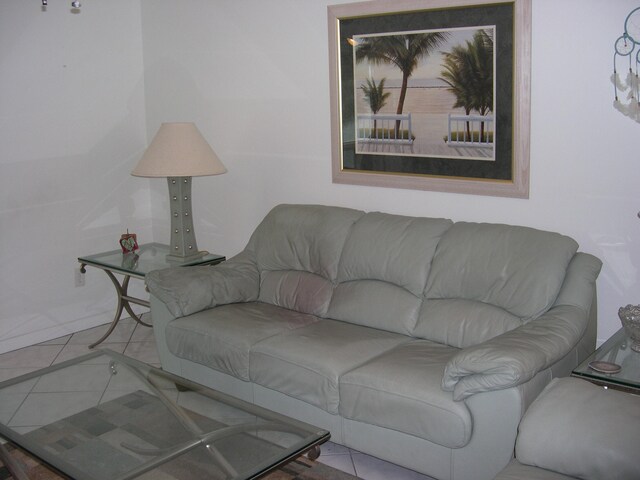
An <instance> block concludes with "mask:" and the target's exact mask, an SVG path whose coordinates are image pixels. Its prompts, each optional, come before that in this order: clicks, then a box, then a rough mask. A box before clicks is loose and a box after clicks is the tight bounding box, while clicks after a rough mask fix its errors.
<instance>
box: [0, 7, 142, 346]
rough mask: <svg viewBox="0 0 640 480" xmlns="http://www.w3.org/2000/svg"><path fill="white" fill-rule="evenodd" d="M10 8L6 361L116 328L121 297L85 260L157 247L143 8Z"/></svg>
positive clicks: (1, 258)
mask: <svg viewBox="0 0 640 480" xmlns="http://www.w3.org/2000/svg"><path fill="white" fill-rule="evenodd" d="M69 3H70V2H68V1H66V0H51V1H50V2H49V7H48V8H47V9H46V11H44V10H43V9H42V8H41V7H40V2H39V1H37V0H34V1H28V2H27V1H8V0H7V1H2V2H0V182H1V183H2V188H0V198H1V199H2V200H1V203H0V352H3V351H8V350H12V349H15V348H19V347H21V346H24V345H28V344H32V343H36V342H39V341H43V340H47V339H51V338H55V337H58V336H61V335H65V334H67V333H71V332H73V331H77V330H81V329H83V328H87V327H90V326H94V325H97V324H101V323H105V322H107V321H110V320H111V318H112V315H113V311H114V308H115V293H114V290H113V287H112V286H111V284H110V282H109V281H108V279H107V277H106V275H104V273H102V272H100V271H99V270H95V269H89V270H88V271H87V275H86V277H85V278H86V285H85V286H83V287H75V270H77V268H78V263H77V261H76V258H77V257H78V256H80V255H85V254H90V253H95V252H99V251H104V250H109V249H115V248H117V247H118V244H117V241H118V239H119V236H120V234H121V233H122V232H123V231H124V229H126V228H131V229H132V230H133V231H136V232H138V233H139V234H140V235H141V237H142V239H143V240H147V241H149V240H151V221H150V206H149V205H150V204H149V183H148V181H147V180H145V179H136V178H133V177H131V176H130V175H129V172H130V170H131V169H132V167H133V165H134V164H135V162H136V160H137V158H138V157H139V155H140V154H141V152H142V151H143V149H144V147H145V145H146V131H145V119H144V115H145V111H144V90H143V87H144V82H143V63H142V35H141V28H140V25H141V20H140V4H139V2H138V1H131V0H109V1H94V0H88V1H86V2H82V3H83V4H84V5H83V7H82V12H81V13H79V14H73V13H71V12H70V6H69Z"/></svg>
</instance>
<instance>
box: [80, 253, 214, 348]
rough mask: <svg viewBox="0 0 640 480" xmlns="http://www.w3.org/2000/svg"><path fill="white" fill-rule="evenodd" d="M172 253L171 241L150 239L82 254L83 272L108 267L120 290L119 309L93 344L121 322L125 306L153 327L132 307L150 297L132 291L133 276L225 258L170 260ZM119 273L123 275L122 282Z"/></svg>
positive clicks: (207, 263) (81, 265) (208, 263)
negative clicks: (127, 249)
mask: <svg viewBox="0 0 640 480" xmlns="http://www.w3.org/2000/svg"><path fill="white" fill-rule="evenodd" d="M169 253H170V248H169V246H168V245H163V244H161V243H147V244H143V245H140V248H139V250H138V251H136V252H135V253H126V254H123V253H122V251H121V250H112V251H109V252H102V253H97V254H94V255H87V256H83V257H79V258H78V262H79V263H80V272H81V273H82V274H84V273H86V267H87V266H91V267H95V268H98V269H100V270H102V271H104V272H105V273H106V274H107V276H108V277H109V280H111V283H113V286H114V288H115V290H116V295H117V298H118V305H117V307H116V313H115V315H114V317H113V320H112V321H111V325H110V326H109V329H108V330H107V331H106V332H105V334H104V335H102V337H100V338H99V339H98V340H96V341H95V342H94V343H92V344H91V345H89V348H94V347H95V346H97V345H99V344H100V343H102V342H104V341H105V340H106V339H107V338H108V337H109V335H111V334H112V333H113V330H114V329H115V328H116V325H118V322H119V321H120V318H121V317H122V312H123V310H125V311H126V312H127V313H128V314H129V315H131V318H133V319H134V320H135V321H136V322H138V323H139V324H141V325H144V326H145V327H151V325H150V324H148V323H146V322H144V321H143V320H142V318H141V315H137V314H136V313H135V312H134V311H133V309H132V308H131V304H134V305H141V306H143V307H147V308H149V300H145V299H142V298H137V297H133V296H131V295H129V280H130V279H131V278H137V279H140V280H144V277H145V275H146V274H147V273H149V272H150V271H152V270H160V269H162V268H172V267H193V266H201V265H216V264H218V263H221V262H223V261H224V260H225V257H224V256H222V255H217V254H212V253H207V254H204V255H202V256H200V257H195V258H194V257H189V258H188V259H186V260H184V261H180V260H167V258H166V256H167V255H168V254H169ZM115 274H119V275H123V279H122V283H121V282H120V281H119V280H118V278H117V277H116V275H115Z"/></svg>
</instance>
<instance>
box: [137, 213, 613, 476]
mask: <svg viewBox="0 0 640 480" xmlns="http://www.w3.org/2000/svg"><path fill="white" fill-rule="evenodd" d="M577 249H578V245H577V243H576V242H575V241H574V240H572V239H570V238H568V237H566V236H562V235H560V234H557V233H551V232H544V231H539V230H534V229H531V228H526V227H518V226H508V225H495V224H482V223H467V222H458V223H454V222H452V221H450V220H446V219H437V218H413V217H405V216H399V215H390V214H384V213H379V212H370V213H365V212H362V211H359V210H353V209H347V208H339V207H328V206H318V205H315V206H314V205H307V206H305V205H280V206H277V207H275V208H274V209H273V210H272V211H271V212H270V213H269V214H268V215H267V216H266V217H265V219H264V220H263V221H262V223H261V224H260V225H259V226H258V227H257V228H256V230H255V232H254V233H253V235H252V236H251V239H250V240H249V242H248V244H247V246H246V248H245V249H244V250H243V251H242V252H241V253H239V254H238V255H237V256H235V257H234V258H231V259H230V260H228V261H227V262H225V263H223V264H220V265H217V266H215V267H194V268H189V269H183V268H178V269H169V270H161V271H156V272H152V273H150V274H149V275H147V286H148V288H149V291H150V292H151V311H152V317H153V325H154V331H155V334H156V339H157V343H158V350H159V354H160V360H161V362H162V367H163V368H164V369H166V370H168V371H170V372H173V373H175V374H178V375H182V376H184V377H187V378H189V379H192V380H194V381H196V382H199V383H202V384H206V385H209V386H211V387H213V388H215V389H218V390H220V391H224V392H226V393H230V394H232V395H235V396H237V397H240V398H242V399H245V400H248V401H251V402H254V403H256V404H259V405H262V406H265V407H267V408H270V409H272V410H275V411H278V412H281V413H284V414H287V415H289V416H292V417H296V418H299V419H301V420H304V421H307V422H309V423H312V424H315V425H318V426H320V427H322V428H325V429H328V430H329V431H331V435H332V439H333V441H335V442H336V443H340V444H343V445H346V446H349V447H351V448H354V449H356V450H359V451H362V452H366V453H369V454H372V455H375V456H377V457H379V458H383V459H386V460H388V461H391V462H394V463H397V464H400V465H403V466H405V467H408V468H411V469H414V470H416V471H419V472H422V473H425V474H427V475H430V476H433V477H436V478H439V479H473V480H483V479H491V478H493V477H494V476H495V475H496V474H497V473H498V472H499V471H500V470H501V469H502V468H503V467H505V465H507V464H508V463H509V461H510V460H511V458H512V456H513V448H514V444H515V439H516V433H517V426H518V423H519V422H520V419H521V417H522V415H523V413H524V412H525V410H526V408H527V407H528V405H529V404H530V403H531V402H532V401H533V399H535V397H536V396H537V395H538V394H539V393H540V391H542V389H543V388H544V386H545V385H546V384H547V383H548V382H549V381H550V380H551V379H552V378H553V377H554V376H564V375H567V374H568V373H569V372H570V371H571V369H572V368H573V367H574V366H575V365H576V364H578V363H579V362H580V361H581V360H582V359H583V358H584V357H585V356H586V355H587V354H588V353H589V352H590V351H592V350H593V349H594V346H595V333H596V308H595V302H596V295H595V282H596V277H597V276H598V273H599V271H600V268H601V262H600V261H599V260H598V259H597V258H595V257H593V256H592V255H589V254H585V253H579V252H577Z"/></svg>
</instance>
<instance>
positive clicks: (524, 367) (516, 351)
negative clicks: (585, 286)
mask: <svg viewBox="0 0 640 480" xmlns="http://www.w3.org/2000/svg"><path fill="white" fill-rule="evenodd" d="M584 316H585V312H584V311H582V310H581V309H579V308H577V307H574V306H570V305H561V306H558V307H555V308H552V309H551V310H549V312H547V313H546V314H545V315H543V316H542V317H540V318H538V319H536V320H534V321H532V322H529V323H527V324H526V325H523V326H521V327H519V328H516V329H515V330H511V331H510V332H507V333H504V334H502V335H500V336H498V337H495V338H492V339H491V340H488V341H486V342H484V343H481V344H479V345H474V346H473V347H469V348H465V349H464V350H462V351H460V352H459V353H458V354H457V355H456V356H455V357H453V358H452V359H451V360H450V361H449V362H448V363H447V365H446V367H445V371H444V376H443V377H442V388H443V389H444V390H446V391H453V399H454V400H456V401H458V400H464V399H465V398H467V397H469V396H471V395H473V394H475V393H479V392H486V391H490V390H498V389H503V388H509V387H513V386H516V385H520V384H522V383H525V382H527V381H529V380H531V379H532V378H533V377H534V376H535V375H536V373H538V372H539V371H541V370H544V369H545V368H548V367H550V366H551V365H553V364H554V363H555V362H556V361H558V360H559V359H561V358H562V357H564V356H565V355H566V354H567V353H568V352H569V351H570V350H571V348H573V346H574V345H575V344H576V343H577V342H578V340H579V339H580V336H581V335H582V333H583V331H584V326H585V325H586V324H585V321H584V320H583V318H582V317H584Z"/></svg>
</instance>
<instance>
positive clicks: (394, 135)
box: [349, 26, 497, 161]
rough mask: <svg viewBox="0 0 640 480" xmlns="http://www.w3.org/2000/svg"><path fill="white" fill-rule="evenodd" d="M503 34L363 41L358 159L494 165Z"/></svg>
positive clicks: (469, 30) (472, 31) (357, 46)
mask: <svg viewBox="0 0 640 480" xmlns="http://www.w3.org/2000/svg"><path fill="white" fill-rule="evenodd" d="M494 40H495V27H493V26H478V27H465V28H457V29H443V30H423V31H412V32H397V33H384V34H375V35H355V36H353V38H352V39H350V40H349V43H350V44H351V45H352V46H353V49H354V55H353V58H354V89H355V92H354V97H353V98H354V101H355V113H356V122H355V125H356V127H355V128H356V153H361V154H369V155H376V154H378V155H406V156H414V157H432V158H433V157H435V158H445V159H452V160H453V159H464V160H479V161H494V160H495V148H494V142H495V139H496V135H497V132H496V128H495V122H494V120H493V119H494V117H495V114H496V112H495V100H494V92H495V65H496V61H495V54H494V48H493V45H494Z"/></svg>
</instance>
